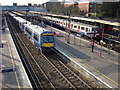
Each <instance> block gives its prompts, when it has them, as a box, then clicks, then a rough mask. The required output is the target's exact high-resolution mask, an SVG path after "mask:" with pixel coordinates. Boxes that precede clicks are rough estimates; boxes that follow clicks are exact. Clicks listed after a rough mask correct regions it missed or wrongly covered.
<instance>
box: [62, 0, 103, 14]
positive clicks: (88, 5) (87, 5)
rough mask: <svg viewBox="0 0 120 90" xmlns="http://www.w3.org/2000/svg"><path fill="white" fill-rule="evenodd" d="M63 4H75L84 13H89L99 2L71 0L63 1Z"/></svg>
mask: <svg viewBox="0 0 120 90" xmlns="http://www.w3.org/2000/svg"><path fill="white" fill-rule="evenodd" d="M64 5H65V6H70V5H77V6H78V7H79V9H80V10H81V11H82V12H84V13H91V12H93V11H94V10H93V9H95V7H98V6H100V5H101V3H96V2H93V0H78V1H74V0H73V1H71V2H65V3H64Z"/></svg>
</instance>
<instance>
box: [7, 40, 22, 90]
mask: <svg viewBox="0 0 120 90" xmlns="http://www.w3.org/2000/svg"><path fill="white" fill-rule="evenodd" d="M7 41H8V40H7ZM8 48H9V52H10V58H11V60H12V65H13V67H15V62H14V60H13V55H12V51H11V48H10V43H9V41H8ZM14 73H15V77H16V81H17V84H18V88H19V90H21V87H20V84H19V80H18V78H17V77H18V76H17V72H16V71H15V72H14Z"/></svg>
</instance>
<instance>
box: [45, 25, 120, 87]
mask: <svg viewBox="0 0 120 90" xmlns="http://www.w3.org/2000/svg"><path fill="white" fill-rule="evenodd" d="M46 28H47V29H49V30H52V31H53V32H56V31H57V32H60V33H61V34H63V35H64V37H57V38H56V46H55V47H56V49H57V50H58V51H59V52H61V53H62V54H63V55H65V56H66V57H67V58H68V59H69V60H70V61H68V63H69V64H71V66H72V67H74V68H76V69H77V70H78V71H79V72H80V73H82V74H83V75H84V76H85V77H86V78H87V79H89V80H92V81H93V82H95V83H96V84H97V83H98V84H100V83H102V84H104V85H105V86H106V87H108V88H120V80H119V78H120V76H119V75H120V71H119V67H120V66H119V63H120V61H119V59H118V58H119V53H117V52H115V51H112V50H109V49H107V48H105V47H102V52H101V57H100V51H101V46H99V45H97V44H95V46H94V52H91V42H90V41H87V40H85V39H82V38H80V37H76V36H74V35H70V41H69V42H70V43H69V44H68V43H67V38H68V34H67V33H66V32H63V31H61V30H58V29H56V28H51V27H49V26H48V27H46Z"/></svg>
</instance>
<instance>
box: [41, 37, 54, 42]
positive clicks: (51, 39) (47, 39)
mask: <svg viewBox="0 0 120 90" xmlns="http://www.w3.org/2000/svg"><path fill="white" fill-rule="evenodd" d="M42 41H43V42H44V43H52V42H54V36H52V35H51V36H42Z"/></svg>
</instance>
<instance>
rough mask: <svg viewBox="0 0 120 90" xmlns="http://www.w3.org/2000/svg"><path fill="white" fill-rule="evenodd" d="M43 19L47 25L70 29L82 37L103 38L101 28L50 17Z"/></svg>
mask: <svg viewBox="0 0 120 90" xmlns="http://www.w3.org/2000/svg"><path fill="white" fill-rule="evenodd" d="M43 18H44V19H45V21H46V22H47V23H49V24H51V25H56V26H59V27H61V28H64V29H65V30H68V29H70V31H72V32H76V33H79V34H81V36H88V37H90V38H93V37H101V31H102V28H100V27H99V26H95V25H88V24H83V23H79V22H73V21H69V20H66V19H60V18H55V17H49V16H43Z"/></svg>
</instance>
